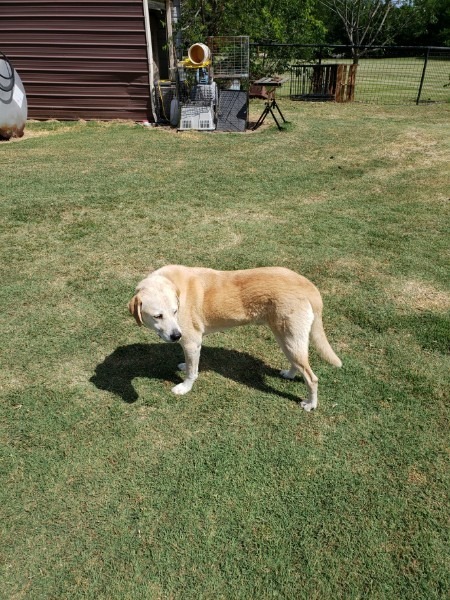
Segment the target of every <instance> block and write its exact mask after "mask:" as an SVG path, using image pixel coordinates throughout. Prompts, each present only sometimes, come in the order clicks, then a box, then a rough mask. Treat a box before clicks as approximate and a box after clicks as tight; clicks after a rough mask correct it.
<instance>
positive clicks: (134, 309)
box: [128, 294, 142, 327]
mask: <svg viewBox="0 0 450 600" xmlns="http://www.w3.org/2000/svg"><path fill="white" fill-rule="evenodd" d="M141 308H142V300H141V298H140V296H139V294H136V295H135V296H133V297H132V298H131V300H130V301H129V303H128V310H129V311H130V313H131V314H132V315H133V317H134V318H135V319H136V323H137V324H138V325H139V327H140V326H141V325H142V313H141Z"/></svg>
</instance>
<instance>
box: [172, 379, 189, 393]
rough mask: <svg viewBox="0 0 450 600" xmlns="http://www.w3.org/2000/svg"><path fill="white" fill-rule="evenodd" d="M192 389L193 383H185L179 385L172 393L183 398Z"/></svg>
mask: <svg viewBox="0 0 450 600" xmlns="http://www.w3.org/2000/svg"><path fill="white" fill-rule="evenodd" d="M191 389H192V383H191V382H187V383H186V381H183V383H179V384H178V385H175V386H174V387H173V388H172V392H173V393H174V394H177V396H182V395H183V394H187V393H188V392H190V391H191Z"/></svg>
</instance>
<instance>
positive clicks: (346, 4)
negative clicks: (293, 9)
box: [319, 0, 395, 63]
mask: <svg viewBox="0 0 450 600" xmlns="http://www.w3.org/2000/svg"><path fill="white" fill-rule="evenodd" d="M319 2H320V3H321V4H323V5H324V6H326V7H327V8H328V9H329V10H330V11H331V12H332V13H334V14H336V15H337V17H338V18H339V20H340V21H341V23H342V25H343V27H344V30H345V34H346V36H347V40H348V42H349V43H350V45H351V46H352V53H353V62H355V63H357V62H358V59H359V57H360V56H363V55H364V54H365V53H366V52H367V51H368V50H369V48H370V47H372V46H374V45H375V44H377V45H385V44H387V43H389V42H390V41H392V37H391V35H390V30H389V27H388V25H389V20H390V16H391V14H392V10H393V8H394V7H395V0H319ZM361 46H365V48H364V49H363V48H361Z"/></svg>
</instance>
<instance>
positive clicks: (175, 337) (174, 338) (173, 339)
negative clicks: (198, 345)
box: [170, 331, 181, 342]
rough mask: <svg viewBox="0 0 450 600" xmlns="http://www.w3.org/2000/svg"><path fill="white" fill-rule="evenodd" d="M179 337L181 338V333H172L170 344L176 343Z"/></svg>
mask: <svg viewBox="0 0 450 600" xmlns="http://www.w3.org/2000/svg"><path fill="white" fill-rule="evenodd" d="M180 337H181V333H180V332H179V331H173V332H172V333H171V334H170V339H171V340H172V342H178V340H179V339H180Z"/></svg>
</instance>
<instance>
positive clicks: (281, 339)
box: [270, 302, 319, 412]
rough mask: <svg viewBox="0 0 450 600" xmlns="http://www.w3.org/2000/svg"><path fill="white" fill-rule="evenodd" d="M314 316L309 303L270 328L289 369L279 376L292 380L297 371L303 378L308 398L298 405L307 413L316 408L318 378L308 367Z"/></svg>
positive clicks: (272, 324)
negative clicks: (310, 334)
mask: <svg viewBox="0 0 450 600" xmlns="http://www.w3.org/2000/svg"><path fill="white" fill-rule="evenodd" d="M313 320H314V314H313V312H312V308H311V305H310V304H309V302H308V303H307V304H305V305H304V306H302V307H301V310H300V311H298V312H297V311H296V312H295V314H294V315H292V316H289V317H287V318H285V319H283V320H282V321H281V322H279V323H271V324H270V327H271V329H272V331H273V334H274V335H275V338H276V340H277V342H278V344H279V346H280V348H281V350H282V351H283V352H284V354H285V356H286V358H287V359H288V360H289V362H290V364H291V367H290V369H288V370H283V371H281V373H280V374H281V376H282V377H284V378H286V379H294V377H295V374H296V373H297V371H300V373H301V374H302V376H303V379H304V380H305V383H306V387H307V389H308V398H307V400H305V401H302V402H301V403H300V404H301V406H302V408H304V410H306V411H307V412H309V411H311V410H314V409H315V408H317V388H318V381H319V380H318V378H317V376H316V375H315V374H314V372H313V370H312V369H311V367H310V365H309V359H308V350H309V333H310V331H311V326H312V322H313Z"/></svg>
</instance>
